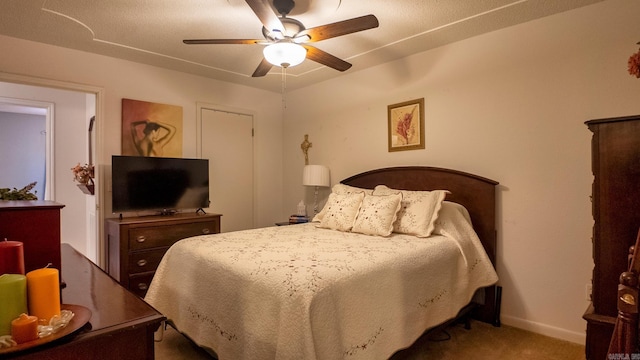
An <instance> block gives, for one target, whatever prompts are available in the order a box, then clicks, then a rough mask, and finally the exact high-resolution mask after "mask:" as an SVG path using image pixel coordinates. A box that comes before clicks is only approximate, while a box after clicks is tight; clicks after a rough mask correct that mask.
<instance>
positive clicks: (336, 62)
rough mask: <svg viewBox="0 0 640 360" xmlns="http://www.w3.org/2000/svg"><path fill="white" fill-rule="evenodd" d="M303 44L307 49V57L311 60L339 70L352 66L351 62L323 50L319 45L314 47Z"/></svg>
mask: <svg viewBox="0 0 640 360" xmlns="http://www.w3.org/2000/svg"><path fill="white" fill-rule="evenodd" d="M302 46H304V48H305V49H307V59H309V60H313V61H315V62H317V63H320V64H322V65H325V66H328V67H330V68H333V69H336V70H338V71H345V70H349V68H350V67H351V64H350V63H348V62H346V61H344V60H342V59H340V58H337V57H335V56H333V55H331V54H329V53H328V52H326V51H322V50H320V49H318V48H317V47H313V46H311V45H302Z"/></svg>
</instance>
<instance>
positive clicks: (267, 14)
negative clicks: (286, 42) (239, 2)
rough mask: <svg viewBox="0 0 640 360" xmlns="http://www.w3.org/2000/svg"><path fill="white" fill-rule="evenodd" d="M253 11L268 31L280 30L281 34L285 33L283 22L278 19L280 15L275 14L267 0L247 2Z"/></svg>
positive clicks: (248, 0)
mask: <svg viewBox="0 0 640 360" xmlns="http://www.w3.org/2000/svg"><path fill="white" fill-rule="evenodd" d="M246 2H247V4H249V7H251V10H253V12H254V13H255V14H256V16H257V17H258V19H260V22H261V23H262V25H263V26H264V27H265V28H266V29H267V30H268V31H270V32H271V31H273V30H278V31H280V32H281V33H284V32H285V29H284V25H282V21H280V18H278V15H276V13H274V12H273V10H272V9H271V6H270V5H269V2H268V1H266V0H246Z"/></svg>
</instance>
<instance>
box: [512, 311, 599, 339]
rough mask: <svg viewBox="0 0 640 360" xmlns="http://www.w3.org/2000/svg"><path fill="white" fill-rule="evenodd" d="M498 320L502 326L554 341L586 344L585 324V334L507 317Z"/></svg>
mask: <svg viewBox="0 0 640 360" xmlns="http://www.w3.org/2000/svg"><path fill="white" fill-rule="evenodd" d="M500 320H501V322H502V324H503V325H508V326H513V327H517V328H519V329H523V330H527V331H531V332H534V333H537V334H541V335H546V336H550V337H553V338H556V339H561V340H566V341H570V342H573V343H577V344H581V345H584V344H585V343H586V323H585V332H575V331H569V330H566V329H562V328H558V327H554V326H549V325H546V324H542V323H537V322H534V321H529V320H524V319H521V318H517V317H513V316H509V315H501V316H500Z"/></svg>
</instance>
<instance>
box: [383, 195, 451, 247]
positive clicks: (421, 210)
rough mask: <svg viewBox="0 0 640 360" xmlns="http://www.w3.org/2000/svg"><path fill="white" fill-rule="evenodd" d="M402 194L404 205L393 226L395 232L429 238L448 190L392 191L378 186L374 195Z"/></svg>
mask: <svg viewBox="0 0 640 360" xmlns="http://www.w3.org/2000/svg"><path fill="white" fill-rule="evenodd" d="M398 192H400V193H402V204H401V206H400V210H399V211H398V219H397V220H396V222H395V223H394V224H393V231H394V232H397V233H401V234H409V235H415V236H417V237H428V236H430V235H431V233H432V232H433V228H434V223H435V221H436V219H437V217H438V212H439V211H440V207H441V206H442V202H443V201H444V198H445V196H446V195H447V194H449V193H450V192H449V191H447V190H433V191H409V190H395V189H390V188H388V187H387V186H384V185H378V186H376V188H375V189H374V191H373V194H374V195H389V194H394V193H398Z"/></svg>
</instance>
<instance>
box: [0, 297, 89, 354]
mask: <svg viewBox="0 0 640 360" xmlns="http://www.w3.org/2000/svg"><path fill="white" fill-rule="evenodd" d="M60 310H69V311H71V312H72V313H73V314H74V315H73V318H72V319H71V321H69V324H67V326H65V327H64V328H62V329H60V330H58V332H56V333H53V334H51V335H49V336H45V337H42V338H39V339H37V340H33V341H29V342H26V343H22V344H18V345H16V346H11V347H8V348H0V356H1V355H2V354H9V353H13V352H17V351H23V350H26V349H31V348H33V347H36V346H40V345H44V344H48V343H50V342H52V341H56V340H58V339H61V338H63V337H65V336H67V335H70V334H72V333H74V332H76V331H77V330H80V329H81V328H82V327H83V326H84V325H85V324H86V323H87V322H89V319H90V318H91V310H89V309H87V308H86V307H84V306H80V305H70V304H61V305H60Z"/></svg>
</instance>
